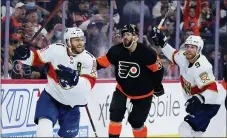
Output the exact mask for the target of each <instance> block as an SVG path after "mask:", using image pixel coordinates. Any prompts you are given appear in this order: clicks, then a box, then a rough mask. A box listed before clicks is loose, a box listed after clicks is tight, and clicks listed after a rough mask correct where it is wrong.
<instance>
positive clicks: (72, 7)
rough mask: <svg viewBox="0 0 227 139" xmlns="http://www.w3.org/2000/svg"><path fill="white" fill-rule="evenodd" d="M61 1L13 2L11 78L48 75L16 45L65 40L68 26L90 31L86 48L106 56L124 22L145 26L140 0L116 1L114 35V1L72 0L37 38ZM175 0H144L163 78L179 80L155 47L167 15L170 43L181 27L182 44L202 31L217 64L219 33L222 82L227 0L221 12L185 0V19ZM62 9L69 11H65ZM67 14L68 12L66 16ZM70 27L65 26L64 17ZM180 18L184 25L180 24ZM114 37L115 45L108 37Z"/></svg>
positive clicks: (201, 0)
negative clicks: (21, 56) (18, 55)
mask: <svg viewBox="0 0 227 139" xmlns="http://www.w3.org/2000/svg"><path fill="white" fill-rule="evenodd" d="M58 2H59V0H10V22H9V46H8V48H9V60H8V67H9V72H8V73H9V77H10V78H11V79H46V72H47V70H48V65H45V66H42V67H30V66H27V65H23V64H22V63H20V62H18V61H17V60H14V59H13V55H14V51H13V50H14V49H15V48H16V47H17V46H19V45H21V44H23V43H26V42H30V43H31V44H32V45H31V46H30V49H42V48H44V47H46V46H47V45H49V44H51V43H56V42H61V41H62V30H63V29H64V27H79V28H81V29H82V30H83V31H84V32H85V35H86V46H85V49H86V50H88V51H89V52H90V53H91V54H93V55H94V56H95V57H98V56H101V55H104V54H105V53H106V52H107V51H108V49H109V48H110V47H111V46H112V45H115V44H118V43H120V42H121V41H122V40H121V33H120V32H121V28H122V27H123V26H124V25H125V24H136V25H137V26H138V28H139V27H140V26H141V25H140V0H113V3H114V6H113V19H112V21H113V28H111V31H112V34H111V36H109V35H110V28H109V26H110V0H68V1H66V2H65V4H64V6H65V7H63V6H62V7H60V8H59V9H58V11H57V13H56V14H55V15H54V17H53V18H52V19H51V20H50V21H49V22H48V23H47V26H45V27H44V28H43V29H42V31H41V32H40V33H39V34H38V36H37V37H35V38H34V39H33V40H32V41H31V38H32V37H33V35H34V34H35V33H36V32H37V31H38V30H39V29H40V28H41V27H42V25H43V24H44V22H45V21H46V20H47V17H48V16H49V15H50V14H51V12H52V11H53V9H54V8H55V7H56V5H57V4H58ZM176 6H177V1H176V0H173V1H172V0H145V5H144V8H143V9H144V24H143V25H142V26H143V43H144V44H145V45H146V46H148V47H153V48H154V49H156V50H157V53H158V54H159V56H160V57H161V58H162V61H163V64H164V67H165V77H164V79H175V77H177V76H174V71H176V70H175V67H174V66H173V65H172V64H171V62H170V61H169V60H167V58H166V57H165V56H163V54H162V53H161V51H160V50H159V49H158V48H156V47H154V46H153V43H152V41H151V39H150V36H149V31H150V30H151V29H152V27H153V26H157V25H158V24H159V22H160V21H161V19H162V17H163V16H164V15H165V14H166V11H167V10H168V8H170V12H168V15H167V18H166V20H165V22H164V24H163V26H162V27H161V29H162V30H163V31H164V33H165V35H166V36H167V37H168V38H169V44H170V45H172V46H173V47H175V46H176V27H179V29H180V46H181V47H182V46H183V42H184V40H185V39H186V38H187V37H188V36H189V35H192V34H195V35H201V37H202V38H203V39H204V42H205V46H204V50H203V54H204V55H206V56H207V58H208V60H209V61H210V63H211V64H212V65H213V67H214V61H215V60H214V59H215V32H216V31H217V32H218V33H219V52H218V60H219V64H218V73H219V74H218V79H219V80H221V79H222V77H223V75H222V73H223V72H222V70H223V67H222V65H223V63H224V62H227V0H220V12H219V14H218V15H216V11H215V10H216V3H215V2H214V1H213V0H180V17H177V10H176ZM62 9H64V10H65V12H62ZM1 10H2V11H1V35H2V37H1V68H2V69H1V71H2V72H1V74H2V78H3V65H4V44H5V29H6V26H5V21H6V20H5V19H6V17H5V15H6V3H5V0H4V1H2V3H1ZM64 13H65V15H63V14H64ZM216 16H219V17H220V20H219V22H220V24H219V30H215V26H216V21H215V19H216V18H215V17H216ZM63 17H64V18H65V25H62V18H63ZM177 18H179V19H180V25H179V26H177V23H176V22H177ZM110 37H111V38H112V43H111V46H109V45H110V43H109V38H110ZM113 68H114V67H111V68H109V69H108V70H101V71H99V78H105V79H110V78H114V69H113Z"/></svg>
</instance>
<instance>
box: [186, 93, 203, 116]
mask: <svg viewBox="0 0 227 139" xmlns="http://www.w3.org/2000/svg"><path fill="white" fill-rule="evenodd" d="M204 103H205V98H204V96H203V95H201V94H196V95H193V96H192V97H191V98H189V99H188V100H187V102H186V103H185V106H186V112H187V113H190V114H195V113H196V112H198V111H199V110H200V108H201V106H202V105H203V104H204Z"/></svg>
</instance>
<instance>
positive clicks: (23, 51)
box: [12, 44, 30, 60]
mask: <svg viewBox="0 0 227 139" xmlns="http://www.w3.org/2000/svg"><path fill="white" fill-rule="evenodd" d="M29 57H30V50H29V45H28V44H24V45H20V46H19V47H17V48H16V49H15V50H14V56H13V58H12V59H13V60H26V59H27V58H29Z"/></svg>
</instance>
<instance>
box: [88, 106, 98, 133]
mask: <svg viewBox="0 0 227 139" xmlns="http://www.w3.org/2000/svg"><path fill="white" fill-rule="evenodd" d="M85 108H86V111H87V115H88V118H89V120H90V123H91V126H92V129H93V132H94V134H95V137H98V135H97V133H96V129H95V125H94V123H93V120H92V118H91V114H90V111H89V109H88V106H87V105H86V106H85Z"/></svg>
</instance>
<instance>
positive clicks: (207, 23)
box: [200, 2, 214, 34]
mask: <svg viewBox="0 0 227 139" xmlns="http://www.w3.org/2000/svg"><path fill="white" fill-rule="evenodd" d="M200 32H201V33H207V34H214V26H213V13H212V9H211V8H210V6H209V3H208V2H204V3H203V4H202V11H201V16H200Z"/></svg>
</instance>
